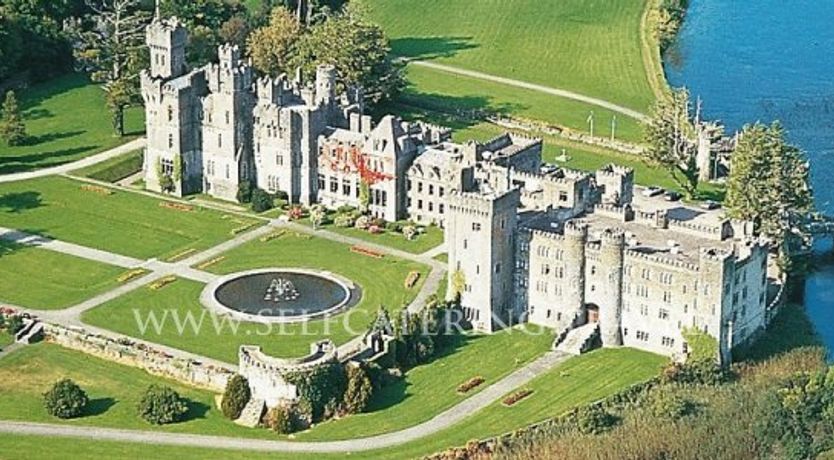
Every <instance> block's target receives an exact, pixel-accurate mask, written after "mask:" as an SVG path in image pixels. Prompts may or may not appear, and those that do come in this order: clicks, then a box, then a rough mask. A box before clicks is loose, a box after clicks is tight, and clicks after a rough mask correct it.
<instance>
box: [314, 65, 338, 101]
mask: <svg viewBox="0 0 834 460" xmlns="http://www.w3.org/2000/svg"><path fill="white" fill-rule="evenodd" d="M335 99H336V67H333V66H332V65H328V64H322V65H320V66H318V68H316V105H330V104H332V103H333V102H334V100H335Z"/></svg>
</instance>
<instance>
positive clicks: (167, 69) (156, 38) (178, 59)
mask: <svg viewBox="0 0 834 460" xmlns="http://www.w3.org/2000/svg"><path fill="white" fill-rule="evenodd" d="M145 39H146V42H147V44H148V49H149V50H150V58H151V68H150V76H151V77H152V78H162V79H166V80H167V79H171V78H176V77H179V76H181V75H184V74H185V73H186V71H187V64H186V62H185V46H186V44H187V43H188V32H187V31H186V29H185V26H183V24H182V23H181V22H180V21H179V20H178V19H177V18H170V19H160V18H154V20H153V22H151V24H150V25H149V26H148V28H147V30H146V32H145Z"/></svg>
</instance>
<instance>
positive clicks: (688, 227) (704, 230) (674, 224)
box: [668, 219, 732, 241]
mask: <svg viewBox="0 0 834 460" xmlns="http://www.w3.org/2000/svg"><path fill="white" fill-rule="evenodd" d="M668 224H669V229H670V230H677V231H679V232H682V233H689V234H694V235H697V236H701V237H704V238H707V239H711V240H716V241H723V240H725V239H726V238H727V237H729V236H730V234H732V228H731V227H730V222H729V221H726V220H724V221H721V223H720V224H718V225H705V224H700V223H695V222H688V221H682V220H675V219H669V220H668Z"/></svg>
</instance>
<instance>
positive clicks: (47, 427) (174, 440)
mask: <svg viewBox="0 0 834 460" xmlns="http://www.w3.org/2000/svg"><path fill="white" fill-rule="evenodd" d="M569 357H570V355H567V354H564V353H561V352H557V351H551V352H548V353H547V354H545V355H544V356H542V357H540V358H539V359H537V360H535V361H533V362H532V363H530V364H528V365H526V366H524V367H522V368H521V369H519V370H517V371H515V372H513V373H512V374H510V375H508V376H506V377H504V378H503V379H501V380H499V381H498V382H496V383H495V384H493V385H491V386H489V387H487V388H485V389H484V390H483V391H481V392H479V393H477V394H475V395H474V396H471V397H469V398H467V399H465V400H464V401H463V402H461V403H460V404H458V405H456V406H454V407H451V408H450V409H447V410H445V411H443V412H441V413H439V414H437V415H435V416H434V418H432V419H431V420H428V421H425V422H423V423H421V424H419V425H414V426H412V427H410V428H406V429H404V430H400V431H394V432H391V433H385V434H381V435H377V436H371V437H367V438H357V439H348V440H343V441H318V442H294V441H269V440H260V439H249V438H235V437H228V436H206V435H195V434H178V433H160V432H155V431H141V430H121V429H113V428H97V427H91V426H83V427H82V426H71V425H57V424H46V423H30V422H14V421H0V432H2V433H10V434H17V435H38V436H62V437H71V438H87V439H95V440H108V441H122V442H136V443H143V444H154V445H160V444H162V445H175V446H190V447H206V448H217V449H239V450H249V451H265V452H299V453H348V452H360V451H367V450H375V449H382V448H385V447H391V446H396V445H399V444H404V443H407V442H410V441H415V440H418V439H420V438H423V437H426V436H429V435H431V434H434V433H437V432H439V431H441V430H444V429H446V428H449V427H451V426H453V425H455V424H456V423H459V422H461V421H462V420H464V419H465V418H467V417H469V416H470V415H473V414H474V413H476V412H478V411H479V410H481V409H484V408H486V407H487V406H489V405H490V404H492V403H493V402H495V401H497V400H498V399H499V398H501V397H502V396H504V395H505V394H507V393H508V392H510V391H512V390H514V389H516V388H518V387H520V386H522V385H525V384H526V383H528V382H530V381H531V380H533V379H534V378H536V377H538V376H539V375H541V374H543V373H545V372H547V371H548V370H550V369H552V368H553V367H554V366H556V365H558V364H560V363H562V362H563V361H565V360H566V359H568V358H569Z"/></svg>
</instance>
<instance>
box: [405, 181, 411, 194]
mask: <svg viewBox="0 0 834 460" xmlns="http://www.w3.org/2000/svg"><path fill="white" fill-rule="evenodd" d="M405 189H406V190H408V191H409V192H410V191H411V179H408V180H406V182H405Z"/></svg>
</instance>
